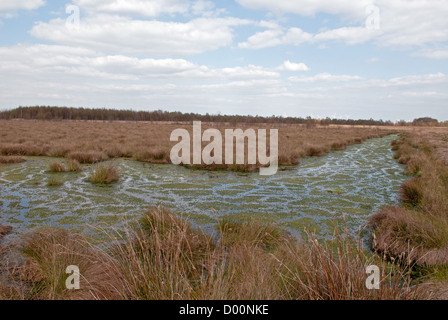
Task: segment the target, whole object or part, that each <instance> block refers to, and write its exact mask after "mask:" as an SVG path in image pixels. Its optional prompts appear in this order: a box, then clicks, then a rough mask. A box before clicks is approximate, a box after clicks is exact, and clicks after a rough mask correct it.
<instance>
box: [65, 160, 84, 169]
mask: <svg viewBox="0 0 448 320" xmlns="http://www.w3.org/2000/svg"><path fill="white" fill-rule="evenodd" d="M67 171H68V172H79V171H81V165H80V163H79V162H78V161H77V160H75V159H69V160H68V161H67Z"/></svg>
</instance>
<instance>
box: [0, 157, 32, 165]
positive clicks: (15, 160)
mask: <svg viewBox="0 0 448 320" xmlns="http://www.w3.org/2000/svg"><path fill="white" fill-rule="evenodd" d="M25 161H26V160H25V159H24V158H23V157H18V156H7V157H4V156H0V164H11V163H21V162H25Z"/></svg>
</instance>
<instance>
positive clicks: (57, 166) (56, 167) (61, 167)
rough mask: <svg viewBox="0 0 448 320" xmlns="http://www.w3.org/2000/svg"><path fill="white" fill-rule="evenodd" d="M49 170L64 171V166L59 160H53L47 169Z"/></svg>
mask: <svg viewBox="0 0 448 320" xmlns="http://www.w3.org/2000/svg"><path fill="white" fill-rule="evenodd" d="M48 171H49V172H65V171H66V169H65V166H64V164H63V163H61V162H60V161H53V162H52V163H51V164H50V167H49V169H48Z"/></svg>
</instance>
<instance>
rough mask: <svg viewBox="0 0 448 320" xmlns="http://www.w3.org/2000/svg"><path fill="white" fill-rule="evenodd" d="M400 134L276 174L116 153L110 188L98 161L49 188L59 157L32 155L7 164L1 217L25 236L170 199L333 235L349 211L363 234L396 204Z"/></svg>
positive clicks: (212, 217) (190, 213)
mask: <svg viewBox="0 0 448 320" xmlns="http://www.w3.org/2000/svg"><path fill="white" fill-rule="evenodd" d="M394 139H396V137H395V136H388V137H385V138H381V139H372V140H368V141H366V142H365V143H363V144H359V145H354V146H350V147H348V148H347V149H346V150H345V151H337V152H331V153H329V154H327V155H326V156H323V157H313V158H305V159H302V163H301V164H299V165H297V166H292V167H288V170H285V171H279V172H278V173H277V174H276V175H274V176H270V177H263V176H260V175H259V174H258V172H253V173H247V174H246V173H245V174H244V175H240V174H238V173H234V172H227V171H219V172H210V171H201V170H190V169H187V168H184V167H181V166H174V165H152V164H151V165H148V164H142V163H140V162H136V161H133V160H129V159H117V160H114V162H115V163H116V164H117V166H118V168H119V173H120V180H119V181H117V182H116V183H114V184H113V185H110V186H101V185H94V184H92V183H90V182H88V181H87V179H88V174H89V167H91V166H89V165H86V166H83V169H84V170H83V171H81V172H76V173H61V174H58V175H57V176H58V177H61V178H62V179H63V181H64V184H63V185H62V186H59V187H57V188H48V187H46V186H45V182H46V181H47V179H48V177H49V176H51V174H49V173H48V172H47V170H48V166H49V164H50V163H51V162H52V161H54V158H45V157H27V162H24V163H19V164H11V165H5V166H1V167H0V181H2V183H1V184H0V188H1V195H0V223H3V222H5V224H8V225H11V226H12V227H13V228H14V232H17V233H24V232H27V231H29V230H31V229H33V228H36V227H39V226H44V225H51V226H62V227H66V228H77V229H82V230H86V229H87V227H86V226H95V225H99V224H103V223H107V224H112V225H116V226H123V225H124V221H123V220H125V221H128V220H133V219H136V218H138V217H140V216H141V215H142V214H143V213H144V212H145V211H146V210H147V208H148V207H150V206H156V205H160V204H163V205H165V206H167V207H168V208H170V209H171V210H173V211H175V212H179V213H183V216H184V217H186V218H187V219H189V220H190V221H193V222H194V223H196V224H198V225H210V224H214V223H216V219H217V217H218V218H219V217H222V216H231V217H232V218H235V219H240V220H242V221H244V220H247V219H252V218H258V219H260V220H262V221H265V222H275V223H277V224H278V225H282V226H285V227H286V228H288V229H291V230H304V229H305V228H308V229H310V230H316V232H317V233H318V234H317V235H318V236H320V237H325V236H326V235H328V234H330V233H331V231H332V228H333V227H334V223H332V221H334V217H335V215H336V216H337V215H340V214H345V217H346V220H347V225H348V226H349V228H350V229H351V230H352V231H357V230H358V229H359V228H360V226H363V225H364V224H365V222H366V220H367V218H368V216H369V215H370V214H372V213H373V212H375V211H376V210H379V209H380V208H381V207H383V206H386V205H394V204H396V203H397V202H398V200H397V197H396V194H397V191H398V188H399V186H400V184H401V183H402V182H403V181H404V180H406V179H407V176H406V175H404V174H403V172H402V171H403V166H401V165H399V164H398V163H397V162H396V161H395V160H394V159H393V157H392V155H393V154H392V151H391V150H390V142H391V141H392V140H394ZM126 219H127V220H126Z"/></svg>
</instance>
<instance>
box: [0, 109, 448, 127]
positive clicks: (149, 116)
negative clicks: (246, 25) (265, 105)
mask: <svg viewBox="0 0 448 320" xmlns="http://www.w3.org/2000/svg"><path fill="white" fill-rule="evenodd" d="M0 119H3V120H11V119H30V120H99V121H174V122H184V121H203V122H230V123H241V122H245V123H283V124H306V125H309V126H313V125H330V124H338V125H376V126H393V125H395V123H393V122H391V121H383V120H373V119H369V120H347V119H331V118H325V119H312V118H311V117H307V118H297V117H282V116H271V117H261V116H249V115H248V116H242V115H210V114H208V113H207V114H205V115H201V114H196V113H182V112H168V111H162V110H156V111H133V110H115V109H94V108H68V107H50V106H35V107H18V108H16V109H12V110H5V111H1V112H0ZM397 124H398V125H408V126H409V125H425V126H440V125H445V126H448V123H447V122H445V123H439V122H438V121H437V120H436V119H432V118H420V119H416V120H414V121H413V122H411V123H410V122H405V121H400V122H398V123H397Z"/></svg>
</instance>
